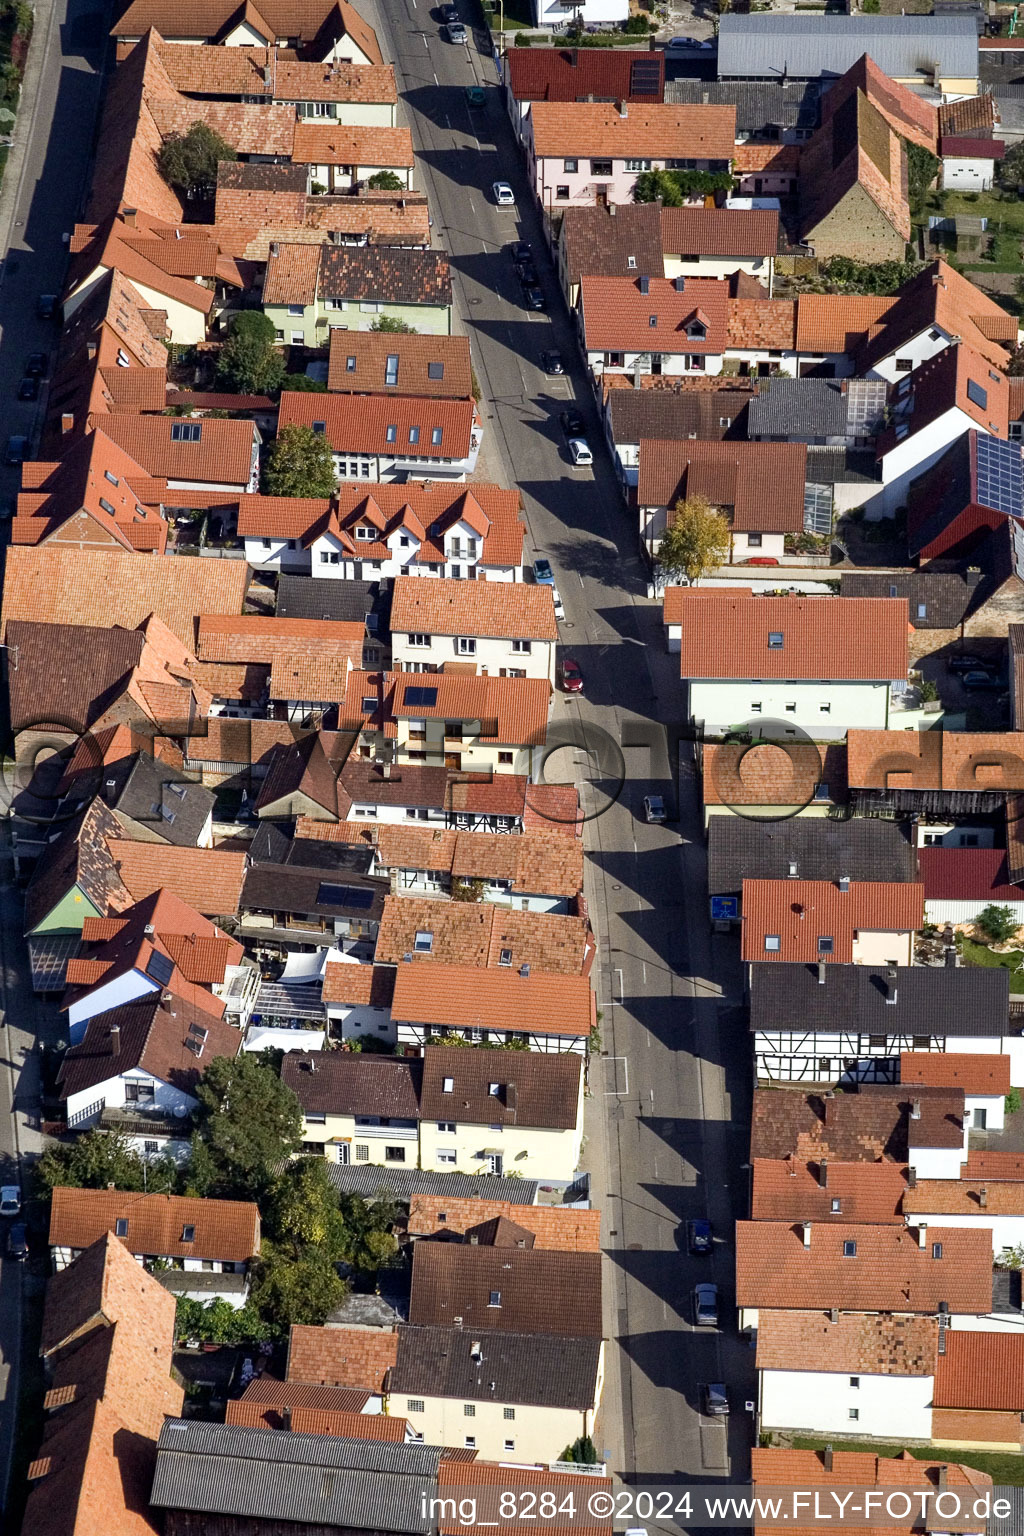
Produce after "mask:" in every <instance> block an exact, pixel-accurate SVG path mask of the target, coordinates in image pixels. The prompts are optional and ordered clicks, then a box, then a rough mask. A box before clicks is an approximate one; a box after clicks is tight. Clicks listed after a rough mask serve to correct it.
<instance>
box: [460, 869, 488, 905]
mask: <svg viewBox="0 0 1024 1536" xmlns="http://www.w3.org/2000/svg"><path fill="white" fill-rule="evenodd" d="M483 899H484V883H483V881H482V880H463V879H462V878H461V877H460V876H458V875H456V876H455V878H454V879H453V880H452V901H483Z"/></svg>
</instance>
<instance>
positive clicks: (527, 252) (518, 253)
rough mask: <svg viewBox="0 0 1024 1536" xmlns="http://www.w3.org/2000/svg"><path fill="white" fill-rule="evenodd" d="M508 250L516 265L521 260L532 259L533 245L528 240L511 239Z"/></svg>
mask: <svg viewBox="0 0 1024 1536" xmlns="http://www.w3.org/2000/svg"><path fill="white" fill-rule="evenodd" d="M508 250H509V255H510V256H511V257H512V260H513V261H514V262H515V264H516V266H517V267H518V266H519V264H520V263H521V262H524V261H532V260H533V246H532V245H531V244H530V242H529V240H513V241H512V244H511V245H510V246H509V248H508Z"/></svg>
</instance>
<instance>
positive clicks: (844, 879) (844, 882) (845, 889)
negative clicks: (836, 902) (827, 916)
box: [839, 875, 850, 896]
mask: <svg viewBox="0 0 1024 1536" xmlns="http://www.w3.org/2000/svg"><path fill="white" fill-rule="evenodd" d="M839 889H840V890H841V891H842V893H843V895H844V896H845V895H847V894H848V893H849V890H850V877H849V875H840V876H839Z"/></svg>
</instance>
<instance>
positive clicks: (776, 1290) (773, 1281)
mask: <svg viewBox="0 0 1024 1536" xmlns="http://www.w3.org/2000/svg"><path fill="white" fill-rule="evenodd" d="M850 1242H853V1243H855V1244H856V1251H855V1252H854V1253H853V1254H848V1253H846V1251H845V1245H846V1244H847V1243H850ZM935 1245H939V1247H940V1249H941V1252H940V1254H939V1255H938V1256H936V1255H935V1252H934V1249H935ZM736 1301H737V1304H738V1305H739V1306H740V1307H764V1308H765V1309H766V1310H772V1309H773V1308H778V1309H780V1310H783V1311H785V1310H800V1309H810V1310H817V1309H818V1308H822V1309H824V1308H828V1307H839V1308H841V1309H842V1310H843V1311H847V1312H925V1313H936V1312H937V1311H938V1309H939V1303H940V1302H941V1301H944V1302H946V1303H947V1305H948V1307H949V1310H950V1312H952V1313H957V1312H975V1313H987V1312H989V1311H991V1308H992V1235H991V1233H990V1232H989V1231H987V1230H976V1231H968V1230H965V1229H963V1228H960V1227H929V1228H927V1241H926V1243H925V1246H924V1247H923V1248H922V1247H920V1245H919V1242H918V1235H917V1231H916V1230H912V1229H908V1228H906V1227H895V1226H857V1225H854V1224H853V1223H849V1224H847V1225H842V1224H838V1225H835V1226H832V1225H826V1224H822V1223H815V1224H814V1225H812V1228H811V1233H810V1243H809V1244H806V1243H805V1241H804V1234H803V1229H802V1227H801V1226H799V1225H790V1224H788V1223H785V1222H768V1221H738V1222H737V1223H736Z"/></svg>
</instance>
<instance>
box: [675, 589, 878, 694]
mask: <svg viewBox="0 0 1024 1536" xmlns="http://www.w3.org/2000/svg"><path fill="white" fill-rule="evenodd" d="M671 590H672V591H673V592H674V591H678V590H680V589H671ZM682 590H683V594H684V595H683V599H682V603H681V610H680V614H681V628H682V639H681V646H680V657H679V664H680V676H682V677H684V678H732V677H735V678H749V677H756V678H765V679H771V678H785V679H787V680H793V679H799V678H810V677H815V678H820V677H828V678H833V679H836V680H839V679H857V680H861V679H879V680H881V679H892V680H897V679H901V678H904V677H905V676H906V670H907V609H906V603H905V602H904V601H901V600H900V599H899V598H887V597H849V598H844V599H843V600H841V601H839V600H833V599H831V598H820V597H817V598H816V597H811V598H803V597H749V596H738V597H737V596H735V595H734V594H733V591H732V589H729V588H726V589H724V590H723V591H722V592H721V593H710V594H709V593H708V592H707V591H706V589H703V588H686V589H682ZM667 603H668V594H666V605H667ZM724 635H728V637H729V644H728V646H724V645H723V643H722V639H723V636H724ZM774 635H781V636H782V643H781V644H777V643H776V644H771V643H770V637H772V636H774Z"/></svg>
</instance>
